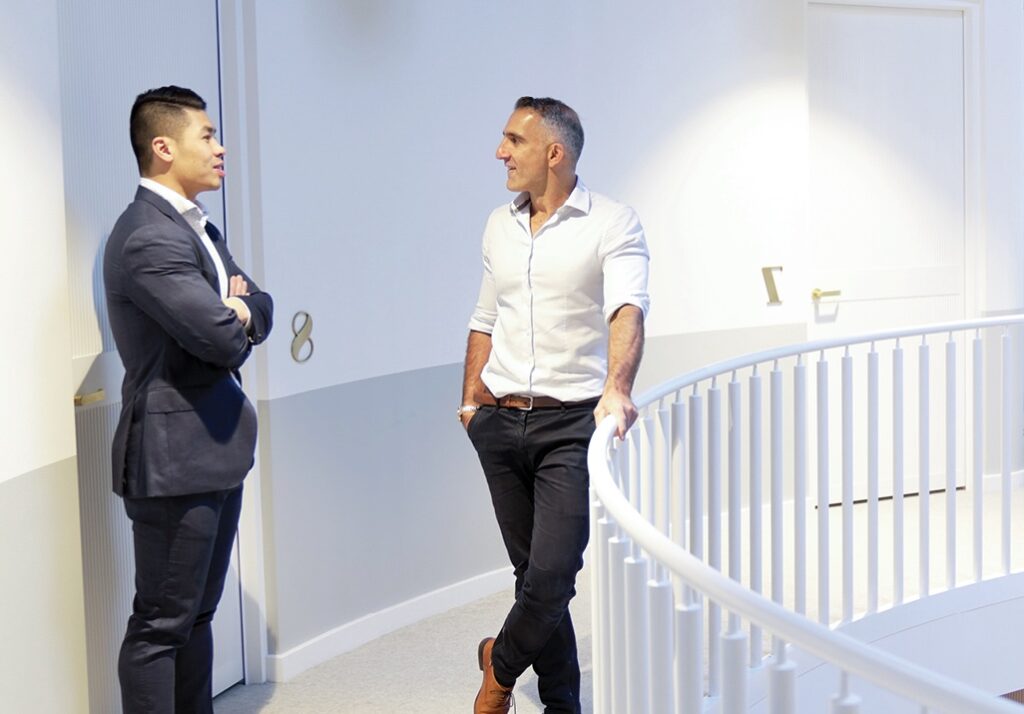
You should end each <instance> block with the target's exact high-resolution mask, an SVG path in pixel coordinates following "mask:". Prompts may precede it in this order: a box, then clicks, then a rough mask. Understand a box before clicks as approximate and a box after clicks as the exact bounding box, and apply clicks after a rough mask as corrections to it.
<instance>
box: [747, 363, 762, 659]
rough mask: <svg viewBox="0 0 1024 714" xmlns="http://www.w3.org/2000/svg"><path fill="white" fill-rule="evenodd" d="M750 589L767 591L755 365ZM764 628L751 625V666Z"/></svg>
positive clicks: (758, 390) (758, 387)
mask: <svg viewBox="0 0 1024 714" xmlns="http://www.w3.org/2000/svg"><path fill="white" fill-rule="evenodd" d="M749 389H750V489H749V494H750V498H749V501H750V546H749V548H750V589H751V590H753V591H754V592H755V593H758V594H760V593H761V592H763V590H764V587H763V583H762V578H763V570H764V563H763V555H762V553H763V550H762V544H763V542H764V526H763V524H762V522H761V521H762V518H761V511H762V508H763V507H764V504H763V498H764V497H763V496H762V493H761V491H762V488H761V479H762V466H761V443H762V438H763V437H762V429H761V376H760V375H759V374H758V373H757V365H754V373H753V374H752V375H751V376H750V387H749ZM761 641H762V634H761V628H760V627H759V626H757V625H755V624H754V623H750V666H751V667H756V666H758V665H759V664H760V663H761V659H762V654H761V647H762V645H761Z"/></svg>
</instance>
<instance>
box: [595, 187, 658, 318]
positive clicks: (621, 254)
mask: <svg viewBox="0 0 1024 714" xmlns="http://www.w3.org/2000/svg"><path fill="white" fill-rule="evenodd" d="M600 250H601V260H602V268H603V272H604V308H603V313H604V319H605V322H607V321H609V320H611V318H612V315H614V314H615V311H616V310H618V309H619V308H620V307H622V306H623V305H635V306H636V307H638V308H640V310H641V311H643V314H644V317H646V316H647V312H648V310H649V309H650V305H651V298H650V295H649V294H648V292H647V278H648V273H649V264H650V254H649V253H648V250H647V241H646V239H645V238H644V229H643V226H641V225H640V218H639V217H638V216H637V214H636V211H634V210H633V209H631V208H629V207H626V206H623V210H622V211H621V213H620V214H619V215H618V216H616V218H615V220H613V221H612V222H611V223H610V225H609V227H608V230H607V232H606V233H605V236H604V239H603V240H602V241H601V248H600Z"/></svg>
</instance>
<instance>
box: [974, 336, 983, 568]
mask: <svg viewBox="0 0 1024 714" xmlns="http://www.w3.org/2000/svg"><path fill="white" fill-rule="evenodd" d="M973 342H974V345H973V347H974V350H973V352H974V360H973V362H974V363H973V364H972V365H971V367H972V369H971V371H972V372H973V375H974V380H973V382H974V386H973V388H972V390H971V393H972V395H973V397H974V399H973V402H972V403H973V407H974V418H973V421H972V427H973V432H972V438H971V457H972V458H971V461H972V465H973V469H972V473H973V476H974V478H973V480H972V482H971V487H972V488H971V490H972V491H973V497H974V499H973V505H974V523H973V526H974V529H973V530H974V579H975V580H977V581H978V582H981V578H982V573H983V570H984V556H983V553H984V550H983V549H982V545H983V538H982V532H983V530H984V529H983V525H984V524H983V523H982V518H983V516H982V506H983V505H984V504H983V498H984V488H983V487H982V486H983V483H984V478H985V467H984V456H985V432H984V430H983V429H982V426H983V425H984V414H985V412H984V406H985V391H984V390H985V382H984V373H983V372H982V369H983V367H984V362H983V357H984V355H983V353H982V345H981V331H980V330H979V331H977V332H976V333H975V335H974V341H973Z"/></svg>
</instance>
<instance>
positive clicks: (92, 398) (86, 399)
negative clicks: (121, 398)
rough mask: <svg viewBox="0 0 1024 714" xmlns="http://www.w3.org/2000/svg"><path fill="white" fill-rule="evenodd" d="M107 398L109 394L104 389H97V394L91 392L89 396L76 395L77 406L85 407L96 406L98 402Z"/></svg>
mask: <svg viewBox="0 0 1024 714" xmlns="http://www.w3.org/2000/svg"><path fill="white" fill-rule="evenodd" d="M106 398H107V393H106V392H104V391H103V390H102V389H97V390H96V391H95V392H89V393H88V394H76V395H75V406H76V407H84V406H85V405H86V404H95V403H96V402H102V401H103V400H104V399H106Z"/></svg>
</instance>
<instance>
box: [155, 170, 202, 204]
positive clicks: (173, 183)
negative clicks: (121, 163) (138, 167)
mask: <svg viewBox="0 0 1024 714" xmlns="http://www.w3.org/2000/svg"><path fill="white" fill-rule="evenodd" d="M143 178H147V179H149V180H150V181H155V182H156V183H158V184H160V185H161V186H163V187H164V188H169V189H170V190H172V191H174V192H175V193H176V194H178V195H179V196H183V197H185V198H187V199H188V200H189V201H191V202H192V203H195V202H196V197H195V196H189V195H188V193H187V192H186V191H185V189H184V188H183V187H182V185H181V183H180V182H179V181H177V180H175V178H174V177H173V176H171V175H170V174H168V173H162V174H154V175H152V176H143Z"/></svg>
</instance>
